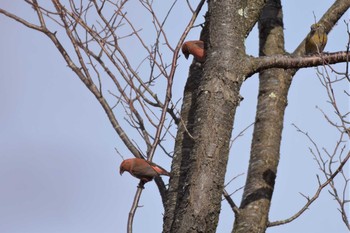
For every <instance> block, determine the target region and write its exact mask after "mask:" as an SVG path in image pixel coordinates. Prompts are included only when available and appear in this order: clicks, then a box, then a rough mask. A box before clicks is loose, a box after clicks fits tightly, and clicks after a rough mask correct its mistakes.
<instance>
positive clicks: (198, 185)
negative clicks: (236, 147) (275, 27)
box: [163, 0, 264, 233]
mask: <svg viewBox="0 0 350 233" xmlns="http://www.w3.org/2000/svg"><path fill="white" fill-rule="evenodd" d="M263 2H264V1H262V0H261V1H256V0H255V1H237V0H236V1H234V0H231V1H209V3H208V17H207V20H208V21H209V22H210V24H209V25H207V27H208V33H207V36H204V40H205V48H206V52H207V57H206V61H205V63H204V64H203V65H202V66H203V67H200V65H199V64H198V63H197V64H193V65H192V66H191V71H190V77H189V79H188V81H187V84H186V88H185V95H184V100H183V106H182V110H181V117H182V120H183V122H184V123H185V125H186V127H184V126H180V127H179V130H178V134H177V138H176V145H175V155H174V159H173V163H172V177H171V179H170V183H169V191H168V198H167V203H166V208H165V216H164V229H163V232H184V233H185V232H215V230H216V227H217V223H218V218H219V213H220V207H221V197H222V191H223V185H224V178H225V172H226V166H227V159H228V153H229V142H230V137H231V133H232V127H233V120H234V115H235V111H236V108H237V106H238V104H239V102H240V96H239V89H240V87H241V85H242V83H243V81H244V79H245V74H246V70H247V69H246V67H245V65H246V60H247V56H246V54H245V47H244V40H245V36H246V35H248V33H249V32H250V30H251V29H252V27H253V26H254V22H256V20H257V18H258V16H259V13H260V10H261V8H262V5H263ZM248 12H249V13H248ZM204 34H205V33H204ZM185 129H187V130H188V132H189V133H190V134H191V136H189V135H188V133H187V131H186V130H185Z"/></svg>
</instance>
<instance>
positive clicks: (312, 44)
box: [305, 23, 327, 54]
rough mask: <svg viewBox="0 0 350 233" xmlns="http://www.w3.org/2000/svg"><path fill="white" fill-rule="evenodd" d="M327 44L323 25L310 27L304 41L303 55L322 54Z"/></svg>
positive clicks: (317, 24) (318, 24) (316, 24)
mask: <svg viewBox="0 0 350 233" xmlns="http://www.w3.org/2000/svg"><path fill="white" fill-rule="evenodd" d="M326 44H327V34H326V31H325V27H324V25H322V24H320V23H315V24H313V25H311V31H310V33H309V34H308V35H307V38H306V41H305V53H306V54H313V53H322V51H323V49H324V47H325V46H326Z"/></svg>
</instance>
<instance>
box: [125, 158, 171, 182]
mask: <svg viewBox="0 0 350 233" xmlns="http://www.w3.org/2000/svg"><path fill="white" fill-rule="evenodd" d="M125 171H127V172H129V173H130V174H131V175H132V176H134V177H136V178H139V179H140V180H141V182H142V183H143V184H144V183H147V182H149V181H151V180H153V178H154V177H155V176H159V175H165V176H170V173H169V172H167V171H166V170H165V169H164V168H162V167H161V166H159V165H157V164H155V163H152V162H150V161H147V160H144V159H140V158H133V159H126V160H124V161H123V162H122V163H121V164H120V170H119V172H120V175H122V174H123V172H125Z"/></svg>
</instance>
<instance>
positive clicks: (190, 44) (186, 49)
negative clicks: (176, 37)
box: [182, 40, 205, 62]
mask: <svg viewBox="0 0 350 233" xmlns="http://www.w3.org/2000/svg"><path fill="white" fill-rule="evenodd" d="M182 53H183V54H184V55H185V58H186V59H188V57H189V55H190V54H192V55H193V56H194V58H195V59H196V60H197V61H199V62H204V61H205V51H204V42H203V41H201V40H191V41H186V42H185V43H184V44H183V45H182Z"/></svg>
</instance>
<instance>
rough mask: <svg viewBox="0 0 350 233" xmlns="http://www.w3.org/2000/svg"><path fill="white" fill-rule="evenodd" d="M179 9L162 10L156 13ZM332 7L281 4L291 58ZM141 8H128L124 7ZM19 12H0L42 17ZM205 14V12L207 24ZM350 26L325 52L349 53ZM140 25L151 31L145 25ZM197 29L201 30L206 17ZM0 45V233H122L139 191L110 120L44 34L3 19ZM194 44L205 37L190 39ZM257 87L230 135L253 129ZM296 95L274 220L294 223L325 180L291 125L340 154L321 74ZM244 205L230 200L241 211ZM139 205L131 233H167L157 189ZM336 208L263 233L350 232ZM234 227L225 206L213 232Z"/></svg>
mask: <svg viewBox="0 0 350 233" xmlns="http://www.w3.org/2000/svg"><path fill="white" fill-rule="evenodd" d="M171 2H172V1H165V0H163V3H159V4H165V5H169V3H171ZM192 2H194V1H192ZM333 2H334V1H330V0H324V1H321V2H320V1H317V0H309V1H301V0H295V1H282V4H283V6H284V16H285V18H284V22H285V42H286V49H287V51H289V52H292V51H293V50H294V49H295V48H296V46H297V45H298V44H299V43H300V42H301V41H302V39H303V38H304V37H305V35H306V34H307V33H308V31H309V28H310V25H311V24H312V23H313V22H314V16H313V12H314V13H315V15H316V17H317V19H319V18H320V17H321V16H322V15H323V13H324V12H325V11H326V10H327V9H328V8H329V6H330V5H331V4H332V3H333ZM136 3H137V1H129V2H128V3H127V6H133V4H136ZM22 4H24V3H23V2H22V1H8V0H0V7H1V8H4V9H6V10H9V11H11V12H14V13H16V14H19V15H20V16H22V17H24V18H26V19H33V18H35V14H33V11H32V10H30V9H27V8H25V7H23V5H22ZM155 4H158V3H155ZM181 4H184V3H180V2H179V3H177V6H176V8H175V10H177V11H178V12H177V14H176V16H177V17H176V20H174V21H173V22H174V23H175V25H174V26H173V28H174V31H175V32H174V35H172V39H173V42H174V43H176V42H177V40H178V37H179V36H180V35H178V34H176V30H178V31H181V28H183V26H184V25H185V24H186V23H187V22H188V20H189V17H190V15H189V11H188V10H187V9H186V10H183V8H182V7H181ZM159 7H164V6H162V5H159ZM134 13H135V14H137V12H134ZM204 14H205V11H204V10H202V12H201V14H200V15H204ZM349 15H350V14H349V12H348V13H347V14H345V16H344V17H343V18H342V19H341V20H340V21H339V23H338V25H337V26H336V27H335V28H334V29H333V31H332V32H331V33H330V35H329V40H328V41H329V42H328V44H327V46H326V48H325V51H340V50H344V49H345V46H346V42H347V34H346V26H345V24H344V22H343V21H344V20H349ZM138 17H140V20H146V18H142V17H143V15H142V14H139V15H138ZM197 21H198V22H197V23H201V22H202V21H203V18H202V17H199V18H198V20H197ZM169 33H171V32H169ZM0 34H1V37H0V51H1V53H0V61H1V69H0V106H1V111H0V232H2V233H56V232H57V233H58V232H59V233H62V232H64V233H77V232H84V233H98V232H102V233H112V232H113V233H122V232H126V222H127V217H128V212H129V209H130V207H131V204H132V201H133V197H134V194H135V191H136V186H137V183H138V180H136V179H135V178H133V177H131V176H130V175H129V174H126V173H125V174H124V175H123V176H120V175H119V172H118V169H119V164H120V162H121V158H120V156H119V155H117V154H116V152H115V149H114V148H115V147H117V148H118V150H119V151H120V152H121V153H123V154H124V157H125V158H128V157H130V153H128V151H127V150H126V149H125V148H124V146H123V145H122V143H121V141H120V140H119V138H118V136H117V135H116V133H115V132H114V130H113V128H112V127H111V125H110V122H109V121H108V119H107V117H106V115H105V113H104V111H103V109H102V108H101V107H100V105H99V104H98V102H97V101H96V99H95V98H94V97H93V96H92V95H91V94H90V93H89V91H88V90H87V89H86V87H85V86H84V85H83V84H82V83H81V81H80V80H79V79H78V78H77V77H76V76H75V74H74V73H73V72H72V71H71V70H70V69H69V68H68V67H67V66H66V64H65V62H64V60H63V59H62V57H61V56H60V54H59V53H58V52H57V50H56V48H55V47H54V45H53V44H52V43H51V42H50V41H49V39H48V38H46V37H45V36H44V35H42V34H40V33H38V32H36V31H33V30H30V29H28V28H26V27H24V26H22V25H20V24H18V23H16V22H15V21H13V20H10V19H8V18H6V17H4V16H3V15H0ZM198 37H199V29H198V28H197V29H194V30H192V31H191V33H190V35H189V36H188V38H187V39H188V40H192V39H197V38H198ZM257 38H258V37H257V30H256V28H255V29H254V31H253V32H252V33H251V35H250V37H249V38H248V39H247V45H246V47H247V51H248V53H250V54H252V55H257V53H258V40H257ZM135 57H137V53H136V52H135ZM190 63H191V59H189V60H188V61H187V60H185V59H184V57H183V56H182V57H180V59H179V66H178V69H177V73H176V77H175V83H174V99H175V100H177V99H179V98H181V96H182V93H183V88H184V85H185V82H186V78H187V73H188V68H189V65H190ZM337 67H344V65H339V66H337ZM257 84H258V79H257V76H254V77H252V78H250V79H248V80H247V81H246V82H245V83H244V84H243V87H242V90H241V95H242V96H243V97H244V101H243V102H242V103H241V105H240V106H239V108H238V110H237V116H236V119H235V129H234V133H233V135H234V136H235V135H237V133H238V132H240V131H241V130H242V129H244V128H245V127H246V126H248V125H249V124H250V123H252V122H253V121H254V118H255V107H256V98H257V88H258V86H257ZM342 88H343V89H344V87H342ZM348 89H349V88H348ZM289 95H290V98H289V103H288V107H287V110H286V120H285V126H284V134H283V145H282V148H281V160H280V167H279V170H278V174H277V175H278V176H277V181H276V190H275V193H274V196H273V203H272V209H271V213H270V220H271V221H274V220H281V219H285V218H288V217H290V216H291V215H293V214H294V213H295V212H297V211H298V210H299V209H300V208H301V207H302V206H303V204H304V203H305V199H304V198H303V197H302V196H301V195H300V194H299V192H301V193H303V194H305V195H310V196H312V195H313V194H314V192H315V191H316V189H317V187H318V186H317V180H316V173H317V172H318V169H317V165H316V163H315V161H314V160H313V158H312V156H311V154H310V153H309V150H308V146H310V143H309V142H307V141H306V140H305V137H303V136H302V135H300V134H298V133H297V132H296V130H295V129H294V127H292V126H291V124H292V123H295V124H296V125H298V126H299V127H300V128H301V129H303V130H305V131H308V132H309V133H310V135H311V136H313V137H314V139H315V141H317V142H318V143H319V145H321V147H326V148H329V149H330V148H332V145H334V143H335V140H336V138H337V137H336V136H337V134H336V132H335V131H334V129H333V128H331V127H329V126H328V125H327V124H326V122H325V120H324V118H323V117H322V115H321V114H320V112H319V110H317V109H316V106H319V107H321V108H323V109H325V110H326V111H327V110H330V108H329V105H327V103H326V101H327V96H326V93H325V90H324V89H323V88H322V86H321V84H320V82H319V80H318V79H317V77H316V75H315V69H314V68H309V69H304V70H301V71H299V72H298V74H297V75H296V76H295V78H294V82H293V84H292V87H291V90H290V94H289ZM340 98H341V97H340ZM348 104H349V103H348V100H347V99H345V98H341V99H339V105H341V106H342V107H343V109H346V108H348V106H349V105H348ZM251 134H252V129H250V130H248V131H247V132H246V133H245V135H244V137H241V138H239V140H237V142H236V143H235V144H234V146H233V148H232V150H231V154H230V159H229V167H228V172H227V176H226V180H230V179H231V178H232V177H234V176H235V175H237V174H240V173H243V172H245V171H246V168H247V163H248V160H249V150H250V140H251ZM154 161H155V162H156V163H159V164H161V165H162V166H164V167H165V168H167V169H168V170H169V169H170V164H171V160H170V158H168V157H166V156H157V155H156V157H155V160H154ZM348 168H349V166H347V168H346V169H347V172H348V174H349V169H348ZM165 181H166V182H167V179H165ZM244 181H245V176H242V177H240V178H238V179H237V180H235V181H234V182H233V183H232V184H231V185H230V186H229V187H228V190H229V191H230V192H233V191H234V190H236V189H237V188H238V187H240V186H242V185H243V182H244ZM241 194H242V193H241V192H238V193H236V194H235V195H234V196H233V199H234V200H235V201H236V202H237V203H239V201H240V198H241ZM140 204H141V205H142V206H143V207H142V208H139V209H138V211H137V213H136V217H135V220H134V232H135V233H148V232H161V229H162V213H163V207H162V204H161V200H160V196H159V193H158V190H157V188H156V185H155V183H154V182H151V183H148V184H147V185H146V189H145V190H144V191H143V194H142V197H141V201H140ZM337 208H338V206H337V204H336V203H335V201H334V200H332V197H330V195H328V193H327V191H326V190H324V191H323V193H322V195H321V197H320V198H319V199H318V200H317V202H316V203H314V204H313V205H312V206H311V208H310V209H309V210H307V211H306V212H305V213H304V214H303V215H302V216H301V217H300V218H299V219H297V220H295V221H293V222H292V223H290V224H288V225H284V226H280V227H275V228H271V229H268V231H267V232H269V233H277V232H283V233H295V232H308V233H329V232H337V233H345V232H348V231H347V229H346V228H345V226H344V224H343V223H342V221H341V217H340V215H339V213H338V211H337ZM232 224H233V213H232V211H231V210H230V208H229V206H228V204H227V203H226V202H225V201H223V204H222V212H221V215H220V223H219V228H218V230H217V232H219V233H221V232H222V233H228V232H231V229H232Z"/></svg>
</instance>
